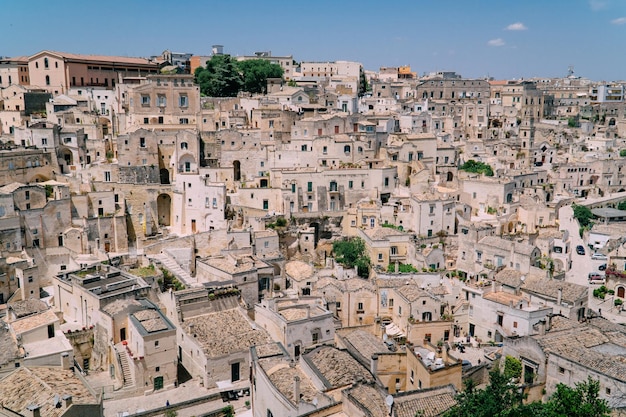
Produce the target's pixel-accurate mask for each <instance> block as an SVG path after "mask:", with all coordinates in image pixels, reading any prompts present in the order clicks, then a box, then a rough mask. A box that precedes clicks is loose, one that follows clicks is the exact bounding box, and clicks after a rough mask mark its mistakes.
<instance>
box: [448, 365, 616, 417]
mask: <svg viewBox="0 0 626 417" xmlns="http://www.w3.org/2000/svg"><path fill="white" fill-rule="evenodd" d="M468 382H470V383H469V384H466V388H465V391H463V392H462V393H460V394H459V395H457V405H455V406H454V407H452V408H451V409H449V410H448V411H447V412H446V413H445V414H444V417H608V416H609V415H610V409H609V406H608V404H607V402H606V401H605V400H603V399H601V398H600V397H599V395H598V394H599V391H600V382H599V381H598V380H594V379H592V378H591V377H588V379H587V381H585V382H581V383H578V384H576V386H575V387H574V388H570V387H568V386H567V385H564V384H558V385H557V386H556V392H555V393H554V394H552V396H550V398H549V399H548V401H546V402H545V403H540V402H533V403H530V404H522V398H523V395H522V394H521V391H520V387H519V386H517V385H514V384H511V383H510V381H509V380H508V379H507V378H506V377H505V375H504V373H502V374H501V373H500V372H499V371H498V368H494V370H492V371H491V372H490V373H489V385H488V386H487V387H486V388H485V389H484V390H478V389H476V388H475V387H474V385H473V384H472V383H471V380H470V381H468Z"/></svg>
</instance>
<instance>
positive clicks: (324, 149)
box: [322, 146, 328, 155]
mask: <svg viewBox="0 0 626 417" xmlns="http://www.w3.org/2000/svg"><path fill="white" fill-rule="evenodd" d="M322 153H323V154H324V155H326V154H327V153H328V146H324V147H323V148H322Z"/></svg>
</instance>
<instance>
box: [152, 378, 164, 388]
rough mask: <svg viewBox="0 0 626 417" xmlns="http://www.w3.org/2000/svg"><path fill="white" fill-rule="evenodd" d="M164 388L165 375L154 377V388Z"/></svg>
mask: <svg viewBox="0 0 626 417" xmlns="http://www.w3.org/2000/svg"><path fill="white" fill-rule="evenodd" d="M162 388H163V377H162V376H157V377H155V378H154V390H155V391H156V390H160V389H162Z"/></svg>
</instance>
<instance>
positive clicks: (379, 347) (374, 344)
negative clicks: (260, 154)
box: [336, 329, 388, 363]
mask: <svg viewBox="0 0 626 417" xmlns="http://www.w3.org/2000/svg"><path fill="white" fill-rule="evenodd" d="M336 333H337V335H339V336H340V337H342V338H343V339H344V340H345V341H346V342H348V343H349V344H350V345H352V347H353V348H354V349H355V350H356V351H357V352H358V353H359V354H360V355H361V356H362V358H361V359H362V360H363V361H366V363H369V361H370V359H371V358H372V355H373V354H375V353H380V352H388V349H387V346H386V345H385V343H383V341H382V340H381V339H379V338H378V337H376V336H374V335H373V334H371V333H370V332H368V331H365V330H362V329H339V330H337V331H336Z"/></svg>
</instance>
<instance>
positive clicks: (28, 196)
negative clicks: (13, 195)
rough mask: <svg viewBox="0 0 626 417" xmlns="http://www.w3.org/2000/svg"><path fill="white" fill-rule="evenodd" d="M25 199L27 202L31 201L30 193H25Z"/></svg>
mask: <svg viewBox="0 0 626 417" xmlns="http://www.w3.org/2000/svg"><path fill="white" fill-rule="evenodd" d="M24 198H25V199H26V200H30V191H25V192H24Z"/></svg>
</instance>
